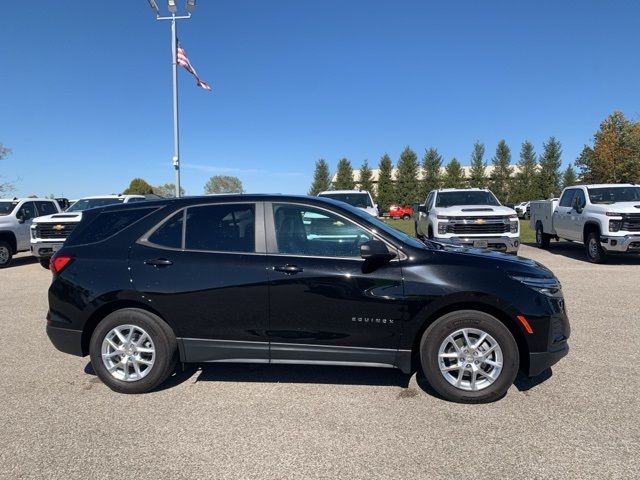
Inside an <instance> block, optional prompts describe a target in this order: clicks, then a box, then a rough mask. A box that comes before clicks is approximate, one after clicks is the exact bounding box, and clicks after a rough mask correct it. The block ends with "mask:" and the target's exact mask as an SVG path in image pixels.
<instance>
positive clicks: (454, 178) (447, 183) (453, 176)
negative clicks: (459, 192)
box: [442, 158, 466, 188]
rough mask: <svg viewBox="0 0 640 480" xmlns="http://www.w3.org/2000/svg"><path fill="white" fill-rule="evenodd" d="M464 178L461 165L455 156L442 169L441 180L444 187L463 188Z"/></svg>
mask: <svg viewBox="0 0 640 480" xmlns="http://www.w3.org/2000/svg"><path fill="white" fill-rule="evenodd" d="M465 183H466V180H465V178H464V170H462V165H460V162H459V161H458V160H457V159H456V158H452V159H451V161H450V162H449V164H448V165H447V166H446V167H445V169H444V178H443V181H442V184H443V187H444V188H464V186H465Z"/></svg>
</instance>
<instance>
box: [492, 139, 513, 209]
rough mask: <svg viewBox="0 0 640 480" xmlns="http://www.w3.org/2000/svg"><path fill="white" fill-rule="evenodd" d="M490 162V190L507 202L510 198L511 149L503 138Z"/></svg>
mask: <svg viewBox="0 0 640 480" xmlns="http://www.w3.org/2000/svg"><path fill="white" fill-rule="evenodd" d="M491 164H492V165H493V171H492V172H491V182H490V185H491V190H492V191H493V193H494V194H495V195H496V196H497V197H498V199H499V200H500V201H502V202H508V201H509V200H510V199H511V195H510V187H511V173H512V170H511V149H510V148H509V145H507V142H505V141H504V140H500V141H499V142H498V146H497V147H496V154H495V155H494V157H493V158H492V159H491Z"/></svg>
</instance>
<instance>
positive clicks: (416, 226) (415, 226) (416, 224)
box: [413, 222, 424, 241]
mask: <svg viewBox="0 0 640 480" xmlns="http://www.w3.org/2000/svg"><path fill="white" fill-rule="evenodd" d="M413 229H414V230H415V232H416V238H417V239H418V240H420V241H423V240H424V235H422V234H421V233H420V232H418V222H413Z"/></svg>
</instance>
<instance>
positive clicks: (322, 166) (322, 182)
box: [309, 158, 331, 196]
mask: <svg viewBox="0 0 640 480" xmlns="http://www.w3.org/2000/svg"><path fill="white" fill-rule="evenodd" d="M329 189H331V175H330V174H329V165H328V164H327V161H326V160H325V159H324V158H321V159H319V160H317V161H316V168H315V171H314V172H313V183H311V187H310V188H309V195H314V196H315V195H318V194H319V193H320V192H326V191H327V190H329Z"/></svg>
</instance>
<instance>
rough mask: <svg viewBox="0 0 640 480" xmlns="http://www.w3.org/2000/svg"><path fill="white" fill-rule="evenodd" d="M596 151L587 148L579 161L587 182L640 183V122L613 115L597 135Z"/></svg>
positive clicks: (595, 136) (620, 113) (583, 177)
mask: <svg viewBox="0 0 640 480" xmlns="http://www.w3.org/2000/svg"><path fill="white" fill-rule="evenodd" d="M593 139H594V143H593V148H590V147H588V146H585V148H584V149H583V150H582V153H581V154H580V156H579V157H578V159H577V160H576V165H577V166H578V168H579V169H580V177H581V178H582V180H583V181H584V182H587V183H619V182H634V183H637V182H639V181H640V122H637V123H634V122H631V121H629V120H627V119H626V118H625V116H624V114H623V113H622V112H613V113H612V114H611V115H609V116H608V117H607V118H606V119H605V120H604V121H603V122H602V123H601V124H600V128H599V130H598V131H597V132H596V133H595V135H594V137H593Z"/></svg>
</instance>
